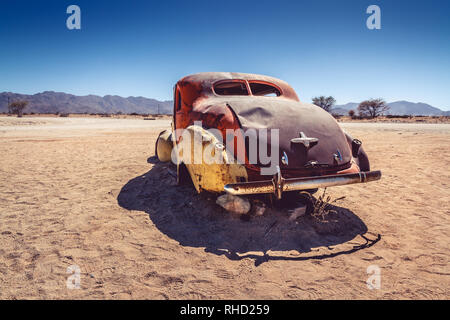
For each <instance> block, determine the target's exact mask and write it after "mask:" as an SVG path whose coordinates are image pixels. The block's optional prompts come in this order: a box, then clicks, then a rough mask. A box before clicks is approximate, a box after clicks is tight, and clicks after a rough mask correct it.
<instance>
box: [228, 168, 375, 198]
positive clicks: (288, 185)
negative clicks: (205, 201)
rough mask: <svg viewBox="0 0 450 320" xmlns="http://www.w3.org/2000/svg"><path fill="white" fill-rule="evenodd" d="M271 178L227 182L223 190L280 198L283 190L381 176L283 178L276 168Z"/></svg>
mask: <svg viewBox="0 0 450 320" xmlns="http://www.w3.org/2000/svg"><path fill="white" fill-rule="evenodd" d="M277 171H278V172H277V174H275V175H274V177H273V179H272V180H265V181H254V182H242V183H233V184H227V185H225V186H224V190H225V191H226V192H228V193H230V194H233V195H249V194H261V193H273V194H275V196H276V197H277V198H278V199H281V196H282V194H283V192H286V191H301V190H309V189H317V188H326V187H333V186H341V185H346V184H353V183H366V182H370V181H376V180H379V179H380V178H381V171H378V170H377V171H365V172H358V173H347V174H336V175H329V176H318V177H306V178H292V179H284V178H283V177H282V176H281V172H280V170H279V168H278V170H277Z"/></svg>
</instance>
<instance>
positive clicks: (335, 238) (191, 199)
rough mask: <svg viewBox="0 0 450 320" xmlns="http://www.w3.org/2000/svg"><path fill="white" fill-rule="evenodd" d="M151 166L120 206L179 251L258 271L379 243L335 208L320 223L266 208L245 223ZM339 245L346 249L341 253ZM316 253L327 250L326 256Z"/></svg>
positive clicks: (167, 168)
mask: <svg viewBox="0 0 450 320" xmlns="http://www.w3.org/2000/svg"><path fill="white" fill-rule="evenodd" d="M149 163H154V165H153V167H152V169H151V170H150V171H148V172H147V173H145V174H143V175H141V176H138V177H136V178H133V179H132V180H130V181H129V182H128V183H127V184H126V185H124V186H123V187H122V189H121V191H120V193H119V195H118V197H117V200H118V203H119V205H120V206H121V207H123V208H125V209H128V210H139V211H145V212H146V213H148V215H149V217H150V219H151V220H152V222H153V223H154V225H155V226H156V227H157V228H158V229H159V230H160V231H161V232H163V233H164V234H166V235H167V236H168V237H170V238H172V239H174V240H176V241H178V242H179V243H180V244H181V245H182V246H190V247H201V248H205V251H206V252H210V253H214V254H217V255H225V256H226V257H228V258H229V259H231V260H240V259H244V258H252V259H254V261H255V265H260V264H261V263H263V262H266V261H269V260H309V259H325V258H331V257H335V256H338V255H342V254H349V253H352V252H355V251H358V250H361V249H364V248H367V247H370V246H372V245H374V244H375V243H376V242H378V241H379V240H380V235H377V236H373V235H372V238H374V239H369V238H368V237H367V236H366V235H367V234H369V233H368V230H367V226H366V225H365V224H364V222H363V221H361V219H359V218H358V217H357V216H356V215H355V214H354V213H353V212H352V211H350V210H348V209H346V208H342V207H338V206H333V207H332V209H334V210H335V212H333V213H330V214H328V215H327V217H326V218H325V220H323V221H322V220H318V219H316V218H314V217H311V216H303V217H300V218H298V219H297V220H296V221H291V220H289V218H288V213H287V210H286V209H277V208H268V209H267V210H266V212H265V213H264V215H263V216H255V217H252V218H251V219H250V220H249V221H243V220H242V219H240V218H239V217H237V216H235V215H231V214H229V213H227V212H226V211H225V210H224V209H222V208H221V207H219V206H218V205H217V204H216V203H215V200H216V197H215V196H214V195H212V194H207V193H204V194H203V193H202V194H197V193H196V191H195V190H194V188H193V187H192V186H189V185H186V186H178V185H177V184H176V178H175V176H176V173H175V170H174V168H173V167H172V166H171V165H169V164H166V163H160V162H157V161H155V160H154V159H152V158H150V159H149ZM356 237H358V240H359V241H356V240H355V238H356ZM355 242H357V244H355ZM351 243H353V244H351ZM341 244H347V245H345V246H344V247H345V248H339V246H338V245H341ZM336 246H338V247H336ZM319 247H326V248H328V249H327V250H326V252H325V253H324V250H318V249H317V248H319ZM293 250H294V251H293ZM269 251H270V254H269V253H268V252H269ZM315 251H317V254H314V253H315ZM319 251H320V252H319ZM259 252H261V253H262V254H258V253H259ZM273 252H276V255H274V254H272V253H273ZM293 252H294V253H295V252H297V254H293ZM280 253H281V255H280ZM307 253H308V254H307ZM305 254H307V255H305ZM311 254H312V255H311Z"/></svg>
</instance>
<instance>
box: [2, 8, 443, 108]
mask: <svg viewBox="0 0 450 320" xmlns="http://www.w3.org/2000/svg"><path fill="white" fill-rule="evenodd" d="M71 4H76V5H78V6H79V7H80V8H81V30H68V29H67V28H66V19H67V17H68V16H69V14H67V13H66V8H67V7H68V6H69V5H71ZM371 4H376V5H378V6H379V7H380V8H381V30H369V29H368V28H367V27H366V19H367V18H368V16H369V14H367V13H366V8H367V7H368V6H369V5H371ZM0 6H1V7H0V8H1V9H0V48H1V50H0V92H2V91H13V92H19V93H29V94H32V93H37V92H41V91H46V90H53V91H63V92H68V93H73V94H77V95H86V94H98V95H106V94H117V95H121V96H145V97H151V98H157V99H164V100H168V99H171V98H172V97H171V95H172V87H173V85H174V83H175V82H176V81H177V80H178V79H179V78H181V77H183V76H185V75H188V74H191V73H196V72H202V71H235V72H250V73H260V74H267V75H271V76H275V77H277V78H281V79H283V80H286V81H287V82H289V83H290V84H291V85H292V86H293V87H294V89H295V90H296V91H297V93H298V95H299V97H300V99H301V100H303V101H311V98H312V97H313V96H316V95H333V96H334V97H335V98H336V100H337V102H338V104H342V103H347V102H350V101H353V102H359V101H361V100H363V99H367V98H377V97H382V98H384V99H386V100H387V101H394V100H409V101H413V102H425V103H429V104H431V105H433V106H436V107H439V108H441V109H444V110H449V109H450V19H449V16H450V1H413V0H411V1H403V0H389V1H379V0H370V1H365V0H354V1H351V0H342V1H337V0H334V1H294V0H292V1H273V0H272V1H266V0H257V1H253V0H246V1H242V0H240V1H234V0H227V1H215V0H209V1H195V0H190V1H188V0H185V1H175V0H172V1H133V0H128V1H111V0H110V1H92V0H91V1H81V0H71V1H64V0H54V1H23V0H1V2H0Z"/></svg>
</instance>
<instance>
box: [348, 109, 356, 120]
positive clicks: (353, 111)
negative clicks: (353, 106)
mask: <svg viewBox="0 0 450 320" xmlns="http://www.w3.org/2000/svg"><path fill="white" fill-rule="evenodd" d="M348 115H349V116H350V117H351V118H352V119H353V117H354V116H355V110H349V111H348Z"/></svg>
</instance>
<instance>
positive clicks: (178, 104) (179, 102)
mask: <svg viewBox="0 0 450 320" xmlns="http://www.w3.org/2000/svg"><path fill="white" fill-rule="evenodd" d="M175 103H176V111H180V110H181V96H180V90H177V96H176V99H175Z"/></svg>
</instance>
